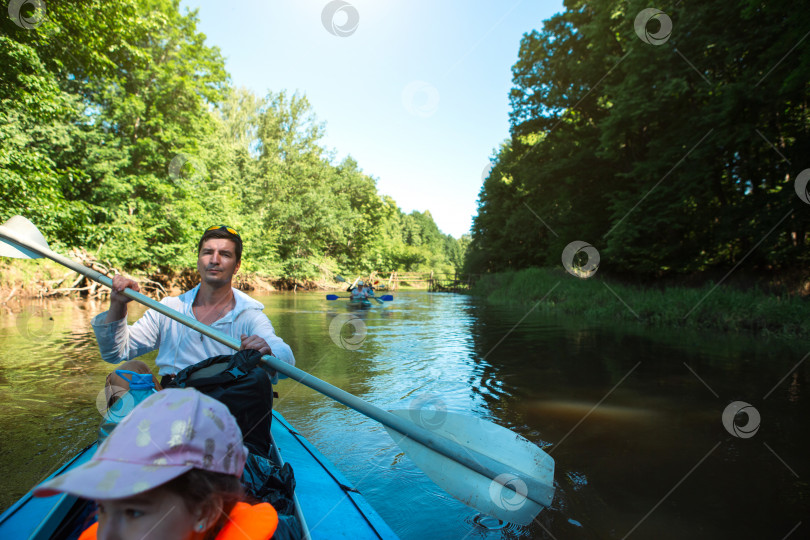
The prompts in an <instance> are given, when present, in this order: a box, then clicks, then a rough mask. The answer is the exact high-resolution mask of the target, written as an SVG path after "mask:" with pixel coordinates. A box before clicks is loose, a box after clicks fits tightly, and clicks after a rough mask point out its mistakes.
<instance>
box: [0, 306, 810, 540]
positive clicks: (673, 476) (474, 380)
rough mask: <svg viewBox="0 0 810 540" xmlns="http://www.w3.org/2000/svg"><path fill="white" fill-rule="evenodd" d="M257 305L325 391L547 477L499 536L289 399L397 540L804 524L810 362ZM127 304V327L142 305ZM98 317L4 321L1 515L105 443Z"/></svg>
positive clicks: (702, 531)
mask: <svg viewBox="0 0 810 540" xmlns="http://www.w3.org/2000/svg"><path fill="white" fill-rule="evenodd" d="M257 298H258V299H259V300H260V301H261V302H263V303H264V304H265V306H266V313H267V314H268V316H269V317H270V319H271V321H272V322H273V325H274V327H275V329H276V332H277V333H278V334H279V335H280V336H282V337H283V338H284V339H285V340H286V341H287V342H288V343H289V344H290V345H291V347H292V348H293V351H294V353H295V355H296V358H297V362H298V364H297V365H298V367H300V368H302V369H304V370H305V371H308V372H310V373H312V374H313V375H315V376H316V377H318V378H321V379H323V380H326V381H328V382H330V383H332V384H334V385H336V386H338V387H340V388H343V389H344V390H346V391H348V392H350V393H352V394H354V395H356V396H358V397H361V398H362V399H364V400H366V401H369V402H371V403H373V404H375V405H378V406H380V407H382V408H384V409H404V408H408V407H409V406H412V405H413V404H414V403H422V404H426V406H427V408H425V409H423V410H425V411H427V413H429V414H428V419H429V418H430V416H429V415H430V414H438V413H439V412H440V411H442V410H446V411H452V412H461V413H465V414H472V415H475V416H479V417H482V418H486V419H489V420H492V421H494V422H496V423H497V424H499V425H502V426H504V427H508V428H510V429H513V430H515V431H516V432H518V433H519V434H521V435H522V436H524V437H526V438H527V439H529V440H530V441H532V442H534V443H536V444H538V445H540V446H542V447H544V448H545V449H546V451H547V452H549V453H550V454H551V455H552V457H554V459H555V460H556V464H557V467H556V474H555V480H556V484H557V493H556V496H555V500H554V503H553V506H552V508H550V509H548V510H545V511H543V512H542V513H541V514H540V516H539V518H538V521H537V522H536V523H534V524H532V525H530V526H528V527H518V526H514V525H506V526H504V527H503V528H501V529H498V528H494V530H489V529H488V528H487V527H483V526H481V525H478V524H477V522H478V521H480V519H477V513H476V512H475V511H474V510H471V509H469V508H467V507H466V506H464V505H462V504H461V503H459V502H457V501H455V500H454V499H452V498H450V497H449V496H447V495H446V494H444V493H443V492H442V491H441V490H439V489H438V488H437V487H436V486H435V485H433V484H432V482H430V481H429V480H428V479H427V478H426V477H425V475H424V474H423V473H422V472H421V471H419V470H417V469H416V468H415V467H414V466H413V464H412V463H411V461H410V459H409V458H408V457H407V456H404V455H403V453H402V451H401V450H400V449H399V448H398V447H396V446H395V445H394V443H393V442H392V441H391V439H390V438H389V437H388V435H387V433H386V432H385V430H384V429H383V428H381V427H380V426H379V425H378V424H376V423H375V422H373V421H371V420H369V419H367V418H365V417H364V416H362V415H360V414H359V413H356V412H354V411H352V410H350V409H347V408H346V407H344V406H342V405H340V404H338V403H336V402H334V401H333V400H331V399H329V398H327V397H325V396H323V395H321V394H318V393H317V392H314V391H312V390H310V389H308V388H306V387H304V386H302V385H300V384H298V383H295V382H293V381H289V380H286V381H281V383H280V384H279V385H278V387H277V390H278V392H279V399H278V400H277V401H276V407H278V408H279V410H281V412H282V413H283V414H285V416H287V418H288V419H289V420H290V421H291V422H292V423H293V425H295V426H296V427H297V428H298V429H299V430H300V431H301V432H302V433H303V434H304V435H305V436H306V437H307V438H308V439H309V440H310V441H311V442H312V443H313V444H314V445H315V446H316V447H318V448H319V449H320V450H321V451H322V452H323V453H325V454H326V455H327V457H329V458H330V459H331V460H333V461H334V462H335V463H336V465H337V466H338V467H340V469H341V470H342V471H343V473H344V474H345V475H346V476H347V477H348V478H349V479H350V480H351V481H352V482H353V483H354V484H355V485H356V486H357V487H358V488H359V489H360V491H361V492H362V493H363V494H364V495H365V496H366V497H367V499H368V500H369V502H370V503H371V504H372V506H374V508H375V509H376V510H377V511H378V512H379V513H380V514H381V515H382V516H383V518H384V519H385V520H386V521H387V522H388V523H389V524H390V525H391V526H392V527H393V528H394V530H395V531H396V532H397V533H398V534H399V535H400V536H401V537H403V538H405V539H408V538H486V539H494V538H543V537H549V538H550V537H552V535H553V537H555V538H560V539H561V538H622V537H624V536H625V535H626V534H627V533H628V532H630V531H632V532H633V534H632V536H633V537H639V538H649V537H655V538H685V537H688V538H737V537H764V536H768V537H779V538H781V537H783V536H785V535H786V534H787V533H788V532H789V531H790V530H791V528H792V527H793V526H794V525H795V524H796V523H798V522H799V521H801V520H802V519H805V518H806V516H807V515H810V503H808V501H810V492H809V491H808V487H807V485H806V483H805V480H804V479H805V478H807V476H808V474H810V470H808V461H807V458H806V456H807V455H808V450H810V448H809V447H810V441H809V440H808V437H809V436H808V433H807V429H806V426H807V424H806V421H805V420H804V419H806V418H808V417H810V415H809V414H808V413H810V410H808V408H810V407H809V406H808V400H807V397H806V396H807V392H806V380H807V369H808V367H807V364H808V363H807V362H804V361H803V357H804V355H805V354H806V353H807V350H810V346H808V344H805V343H799V344H796V343H791V344H785V343H780V342H774V341H771V342H766V341H764V340H760V339H753V338H744V337H740V336H718V335H710V334H699V333H684V332H676V331H672V330H668V331H663V330H661V331H659V330H650V329H641V330H640V329H638V328H637V327H632V326H630V327H617V326H614V325H612V324H611V325H609V324H604V325H593V324H590V325H587V324H583V323H582V322H581V321H577V320H576V319H557V318H550V317H545V316H542V315H540V314H537V313H529V314H528V315H527V313H526V312H527V309H528V308H525V307H505V306H492V305H488V304H486V303H483V302H480V301H477V300H475V299H472V298H469V297H465V296H460V295H452V294H427V293H419V292H414V293H397V294H396V299H395V300H394V302H391V303H386V305H385V306H377V305H374V306H372V308H371V309H368V310H351V311H350V310H348V309H347V308H346V305H345V300H343V301H341V300H338V301H331V302H330V301H326V300H325V298H324V295H323V294H314V293H313V294H309V293H305V294H301V293H299V294H297V295H296V294H274V295H266V296H259V297H257ZM130 306H131V307H130V319H131V320H134V319H136V318H137V317H138V316H139V315H140V314H141V313H142V312H143V307H141V306H138V305H135V304H134V303H133V304H131V305H130ZM104 309H106V302H102V303H99V302H86V301H72V300H49V301H46V300H42V301H35V302H28V303H25V304H22V303H20V302H12V303H11V304H10V305H9V306H3V308H2V309H0V399H2V403H3V408H2V410H0V430H1V431H2V432H3V437H1V438H0V478H2V479H3V480H2V482H3V485H2V488H3V489H2V490H0V493H1V494H0V506H2V507H6V506H8V505H9V504H11V503H12V502H13V501H14V500H16V498H18V497H19V496H20V495H22V494H23V493H24V492H25V491H27V490H28V489H29V488H30V487H31V486H32V485H33V484H34V483H36V482H38V481H39V480H40V479H42V478H43V477H44V476H46V475H47V474H48V473H49V472H50V471H51V470H53V468H55V467H56V466H58V465H59V464H60V463H62V462H63V461H64V460H65V459H67V458H68V457H70V456H72V454H73V453H75V452H76V451H77V450H78V449H79V448H80V447H81V446H82V445H84V444H86V443H88V442H90V441H91V440H92V439H93V437H94V436H95V430H96V429H97V427H98V422H99V421H100V416H99V413H98V412H97V411H96V407H95V400H96V397H97V394H98V392H99V391H100V390H101V388H102V386H103V381H104V377H105V376H106V374H107V373H108V372H109V371H110V369H111V368H112V366H110V365H109V364H106V363H104V362H103V361H101V359H100V357H99V353H98V349H97V347H96V343H95V337H94V335H93V332H92V329H91V328H90V319H91V318H92V317H93V316H94V315H96V314H97V313H99V312H101V311H103V310H104ZM336 320H337V321H338V323H339V324H337V323H335V321H336ZM349 321H354V322H351V323H349ZM347 324H348V325H349V327H350V328H346V325H347ZM335 325H337V326H339V327H340V328H339V330H340V332H339V333H338V337H337V339H336V338H335V328H334V327H335ZM358 329H362V330H363V331H364V334H363V335H362V336H360V333H359V330H358ZM344 331H346V334H345V335H344V334H343V332H344ZM341 336H342V338H341ZM341 339H344V341H343V342H341ZM346 340H350V341H351V340H354V341H353V342H352V343H353V344H351V346H346ZM341 343H343V345H341ZM355 345H356V346H355ZM154 354H155V353H152V354H151V355H148V356H147V358H146V359H147V361H150V360H151V359H153V358H154ZM733 401H745V402H746V403H750V404H752V405H753V406H754V407H756V409H757V411H758V412H759V413H760V415H761V419H762V423H761V427H760V429H759V431H758V432H757V433H756V435H755V436H754V437H752V438H749V439H742V438H739V437H735V436H733V434H730V433H729V432H728V431H726V430H725V429H724V428H723V425H722V422H721V414H722V412H723V410H724V409H725V407H726V406H727V405H728V404H729V403H731V402H733Z"/></svg>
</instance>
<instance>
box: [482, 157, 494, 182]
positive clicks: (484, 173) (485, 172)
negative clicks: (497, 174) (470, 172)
mask: <svg viewBox="0 0 810 540" xmlns="http://www.w3.org/2000/svg"><path fill="white" fill-rule="evenodd" d="M492 167H493V165H492V162H491V161H490V162H489V163H487V164H486V166H485V167H484V168H483V169H482V170H481V182H486V180H487V178H489V175H490V174H491V173H492Z"/></svg>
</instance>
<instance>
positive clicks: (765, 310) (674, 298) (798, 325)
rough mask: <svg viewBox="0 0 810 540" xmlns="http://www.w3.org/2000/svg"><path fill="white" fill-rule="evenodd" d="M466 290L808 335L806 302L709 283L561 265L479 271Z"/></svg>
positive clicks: (571, 308) (623, 316)
mask: <svg viewBox="0 0 810 540" xmlns="http://www.w3.org/2000/svg"><path fill="white" fill-rule="evenodd" d="M471 292H472V294H475V295H478V296H484V297H486V298H487V299H488V300H490V301H492V302H497V303H520V304H525V305H528V306H534V305H535V304H537V306H536V308H535V309H537V310H538V311H540V312H543V313H548V314H568V315H577V316H584V317H587V318H593V319H594V320H602V321H605V320H613V321H630V322H638V323H641V324H647V325H653V326H658V327H682V328H696V329H704V330H706V329H715V330H721V331H732V332H739V331H743V332H753V333H755V334H757V335H768V336H780V337H792V338H810V300H807V299H804V298H801V297H797V296H787V295H784V296H779V295H774V294H767V293H765V292H762V291H761V290H757V289H751V290H746V291H743V290H738V289H734V288H731V287H728V286H724V285H719V286H715V285H714V284H713V283H708V284H706V285H704V286H703V287H699V288H689V287H678V286H671V287H665V288H660V289H659V288H649V287H640V286H636V285H628V284H622V283H616V282H612V281H605V280H604V279H601V277H600V276H599V275H598V274H597V275H596V276H594V277H592V278H590V279H579V278H576V277H574V276H571V275H570V274H568V273H566V272H565V271H564V270H562V269H560V270H556V269H546V268H530V269H525V270H520V271H517V272H502V273H497V274H488V275H484V276H482V278H481V279H480V280H479V281H478V282H477V283H476V285H475V286H474V287H473V288H472V290H471Z"/></svg>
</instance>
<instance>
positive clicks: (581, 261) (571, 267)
mask: <svg viewBox="0 0 810 540" xmlns="http://www.w3.org/2000/svg"><path fill="white" fill-rule="evenodd" d="M562 263H563V267H564V268H565V271H566V272H568V273H569V274H571V275H572V276H576V277H578V278H582V279H587V278H589V277H591V276H593V275H594V274H595V273H596V271H597V270H598V269H599V252H598V251H597V250H596V248H595V247H593V246H592V245H590V244H589V243H588V242H583V241H582V240H574V241H573V242H571V243H570V244H568V245H567V246H565V249H563V252H562Z"/></svg>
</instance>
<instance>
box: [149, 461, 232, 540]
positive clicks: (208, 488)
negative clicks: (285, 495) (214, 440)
mask: <svg viewBox="0 0 810 540" xmlns="http://www.w3.org/2000/svg"><path fill="white" fill-rule="evenodd" d="M162 487H164V488H166V489H168V490H169V491H171V492H172V493H174V494H176V495H179V496H180V497H182V498H183V501H184V502H185V505H186V509H187V510H189V511H190V512H191V511H194V510H196V509H198V508H202V509H203V512H204V513H206V514H208V515H209V516H212V518H213V519H215V520H216V521H215V523H214V526H213V527H211V528H210V529H208V534H206V536H205V538H206V540H209V539H211V540H213V539H214V538H216V537H217V535H218V534H219V532H220V531H221V530H222V528H223V527H224V526H225V523H226V522H227V520H228V516H229V515H230V513H231V510H233V507H234V506H235V505H236V503H238V502H239V501H242V500H244V499H245V494H244V489H243V488H242V483H241V482H240V481H239V478H237V477H236V476H233V475H231V474H224V473H216V472H210V471H203V470H201V469H191V470H190V471H188V472H187V473H185V474H183V475H181V476H178V477H177V478H175V479H174V480H171V481H169V482H167V483H165V484H164V485H163V486H162ZM218 503H219V504H218ZM220 505H221V506H220ZM220 508H221V510H222V511H221V512H218V510H219V509H220Z"/></svg>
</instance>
